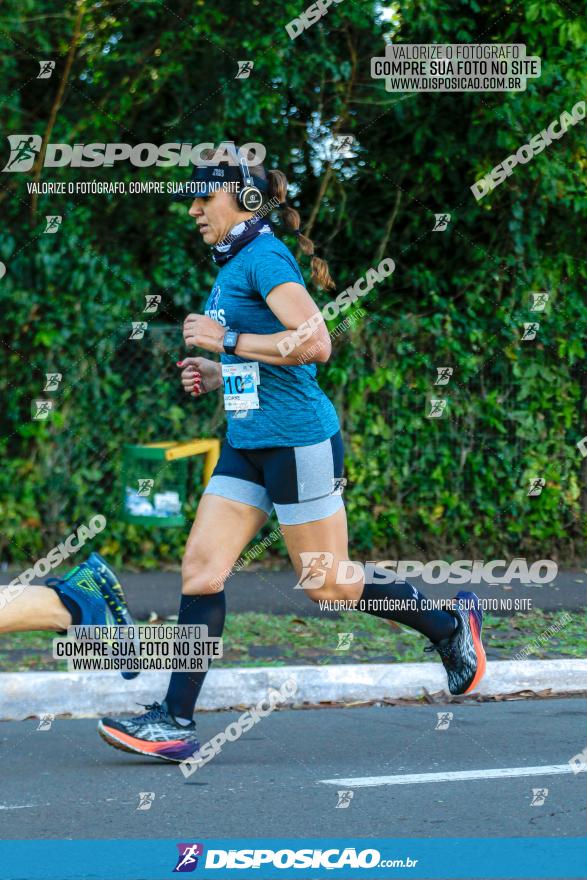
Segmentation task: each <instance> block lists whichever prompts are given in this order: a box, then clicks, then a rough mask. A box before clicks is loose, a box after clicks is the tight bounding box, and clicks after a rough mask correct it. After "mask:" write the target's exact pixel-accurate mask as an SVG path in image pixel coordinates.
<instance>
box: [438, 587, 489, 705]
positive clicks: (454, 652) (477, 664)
mask: <svg viewBox="0 0 587 880" xmlns="http://www.w3.org/2000/svg"><path fill="white" fill-rule="evenodd" d="M453 601H454V603H455V604H454V605H453V607H452V608H451V609H450V613H451V614H454V616H455V617H456V619H457V628H456V630H455V631H454V633H453V635H452V636H450V638H448V639H443V640H442V641H441V642H435V643H434V642H433V643H432V644H430V645H427V647H425V648H424V650H425V651H426V652H431V651H438V653H439V654H440V659H441V660H442V663H443V665H444V668H445V669H446V674H447V676H448V689H449V691H450V692H451V694H454V695H455V696H456V695H457V694H469V693H470V692H471V691H472V690H474V689H475V688H476V687H477V685H478V684H479V682H480V681H481V679H482V678H483V676H484V675H485V666H486V661H485V650H484V648H483V643H482V641H481V630H482V629H483V609H482V608H481V603H480V602H479V597H478V596H477V594H476V593H469V592H466V591H465V590H461V592H460V593H457V595H456V597H455V599H454V600H453Z"/></svg>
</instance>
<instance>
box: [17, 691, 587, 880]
mask: <svg viewBox="0 0 587 880" xmlns="http://www.w3.org/2000/svg"><path fill="white" fill-rule="evenodd" d="M445 710H450V711H451V712H452V713H453V718H452V720H451V721H450V723H449V727H448V729H443V730H437V729H435V728H436V726H437V724H438V715H437V713H438V712H441V711H445ZM237 717H238V713H235V712H230V713H227V712H223V713H203V714H202V715H200V716H199V721H198V729H199V734H200V738H201V740H202V742H203V741H205V740H206V739H209V738H211V737H212V736H213V735H214V734H216V733H217V732H219V731H220V730H222V729H224V727H225V726H226V725H227V724H228V723H229V722H230V721H234V720H235V719H236V718H237ZM37 726H38V722H37V721H25V722H8V723H6V722H5V723H2V724H0V768H1V783H0V816H1V827H2V833H1V836H2V838H3V839H5V840H10V839H22V838H43V839H46V838H64V839H76V838H86V839H88V838H163V837H169V838H174V839H177V840H181V839H183V838H185V839H186V840H191V839H192V838H193V837H194V835H195V836H196V837H197V838H198V839H200V838H203V839H205V838H207V837H210V838H219V837H227V838H234V837H238V836H242V837H279V836H288V837H309V838H316V837H354V838H363V837H364V838H371V837H477V836H481V837H511V836H513V837H517V836H536V837H538V836H543V835H544V836H562V837H567V836H571V837H572V836H583V835H585V831H586V828H587V772H582V773H578V774H577V775H574V774H572V773H569V772H567V773H560V770H559V771H556V772H554V773H553V774H552V775H547V773H546V771H544V770H543V769H536V770H532V771H531V773H530V775H524V776H518V777H514V778H512V777H510V776H505V777H504V778H475V779H461V780H458V781H446V780H444V781H433V782H430V781H424V780H426V779H427V778H428V777H426V776H424V777H417V778H416V779H415V780H413V781H411V782H408V783H407V784H375V785H371V786H364V785H363V783H364V782H365V778H367V777H371V778H372V777H382V776H397V775H401V776H405V775H406V774H430V773H443V772H445V771H450V772H453V771H482V773H484V774H486V773H487V771H488V770H492V771H495V770H500V769H503V768H507V769H508V770H509V769H510V768H527V767H532V768H544V767H553V766H554V767H558V768H561V767H563V768H564V767H565V766H566V765H567V762H568V761H569V759H570V758H571V757H572V756H573V755H575V754H577V753H578V752H580V751H581V750H582V749H583V748H584V747H585V746H587V702H586V701H585V700H581V699H566V700H563V699H561V700H535V701H512V702H500V703H479V704H472V705H471V704H468V705H454V704H453V705H450V706H446V707H443V706H438V705H435V706H414V707H406V706H402V707H380V708H374V707H372V708H350V709H319V710H298V711H295V710H285V711H276V712H274V713H273V714H272V715H270V716H269V717H268V718H265V719H264V720H262V721H260V722H259V724H257V725H256V726H255V727H254V728H253V729H252V730H250V731H249V732H248V733H245V734H244V735H243V736H242V737H241V738H240V739H239V740H237V741H236V742H228V743H226V744H225V746H224V748H223V750H222V752H221V754H220V755H218V756H217V757H215V758H214V759H213V760H212V761H211V762H210V763H209V764H208V765H207V766H205V767H203V768H202V769H200V770H198V771H197V772H196V773H195V774H194V775H193V776H191V777H190V778H189V779H187V780H186V779H185V778H184V777H183V776H182V774H181V772H180V770H179V769H178V767H177V766H176V765H171V764H165V763H162V762H161V763H160V762H155V761H152V760H146V759H143V758H141V757H140V756H134V755H130V754H126V753H124V752H120V751H117V750H114V749H112V748H110V747H108V746H107V745H106V744H105V743H104V742H103V741H102V740H101V739H100V738H99V737H98V736H97V734H96V732H95V728H96V722H95V721H89V720H87V721H86V720H83V721H71V720H56V721H54V722H53V724H52V727H51V729H50V730H47V731H38V730H37ZM518 772H520V771H518ZM521 772H523V771H521ZM340 779H346V780H347V781H345V782H341V783H338V782H337V781H336V780H340ZM323 780H334V781H335V782H334V784H329V783H328V784H327V783H324V782H323ZM377 781H378V780H376V782H377ZM544 788H547V789H548V793H547V795H546V797H545V799H544V801H543V803H541V804H540V803H536V804H534V805H532V800H533V797H534V793H533V789H544ZM339 790H342V791H352V792H353V794H352V798H351V800H350V805H349V806H348V807H337V801H338V791H339ZM140 792H150V793H152V795H153V798H152V802H151V804H150V807H149V809H142V810H139V809H137V807H138V804H139V793H140ZM148 799H151V797H150V796H149V798H148ZM535 800H536V798H535ZM538 800H540V795H539V796H538ZM0 875H1V872H0Z"/></svg>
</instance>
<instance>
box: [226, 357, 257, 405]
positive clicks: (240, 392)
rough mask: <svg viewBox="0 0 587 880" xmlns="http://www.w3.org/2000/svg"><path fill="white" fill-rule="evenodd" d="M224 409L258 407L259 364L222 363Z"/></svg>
mask: <svg viewBox="0 0 587 880" xmlns="http://www.w3.org/2000/svg"><path fill="white" fill-rule="evenodd" d="M222 378H223V380H224V409H226V410H237V409H259V393H258V391H257V386H258V385H259V382H260V378H259V364H258V363H250V364H222Z"/></svg>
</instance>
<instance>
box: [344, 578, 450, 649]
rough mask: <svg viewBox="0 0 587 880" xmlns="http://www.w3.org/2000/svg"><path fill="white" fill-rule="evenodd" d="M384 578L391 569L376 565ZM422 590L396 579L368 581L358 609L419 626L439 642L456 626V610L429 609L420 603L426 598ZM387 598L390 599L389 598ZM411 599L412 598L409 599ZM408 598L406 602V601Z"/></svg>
mask: <svg viewBox="0 0 587 880" xmlns="http://www.w3.org/2000/svg"><path fill="white" fill-rule="evenodd" d="M375 572H379V573H380V576H381V577H382V578H383V577H385V578H388V577H389V570H387V569H383V568H379V569H378V568H375ZM425 598H426V596H424V594H423V593H421V592H420V591H419V590H417V589H416V587H413V586H412V585H411V584H408V583H406V582H405V581H394V582H393V583H391V584H386V583H377V582H375V583H371V584H365V589H364V590H363V593H362V595H361V598H360V599H359V602H358V605H357V610H358V611H364V612H365V613H366V614H372V615H374V617H384V618H385V619H386V620H396V621H397V622H398V623H404V624H405V625H406V626H411V627H412V629H416V630H418V632H421V633H422V634H423V635H425V636H426V637H427V638H429V639H430V641H431V642H440V641H441V639H447V638H448V637H449V636H451V635H452V634H453V633H454V631H455V629H456V626H457V620H456V617H455V615H454V614H451V613H450V612H449V611H442V609H440V608H438V609H433V610H427V609H423V608H422V607H421V603H422V600H423V599H425ZM386 600H387V601H386ZM410 600H411V601H410ZM404 602H405V604H403V603H404Z"/></svg>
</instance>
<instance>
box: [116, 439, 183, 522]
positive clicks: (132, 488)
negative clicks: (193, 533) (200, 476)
mask: <svg viewBox="0 0 587 880" xmlns="http://www.w3.org/2000/svg"><path fill="white" fill-rule="evenodd" d="M173 445H174V444H172V443H161V444H153V445H149V446H136V445H131V444H126V445H125V446H124V448H123V452H122V510H123V513H122V519H123V520H124V521H125V522H128V523H135V524H136V525H143V526H159V527H160V528H170V527H174V526H183V525H185V521H186V520H185V516H184V514H183V510H184V505H185V500H186V495H187V472H188V470H187V469H188V465H187V459H185V458H180V459H176V460H172V461H170V460H168V459H167V457H166V450H167V449H168V448H169V447H171V446H173Z"/></svg>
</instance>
